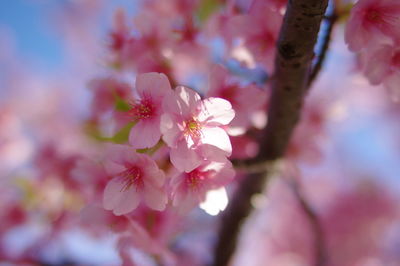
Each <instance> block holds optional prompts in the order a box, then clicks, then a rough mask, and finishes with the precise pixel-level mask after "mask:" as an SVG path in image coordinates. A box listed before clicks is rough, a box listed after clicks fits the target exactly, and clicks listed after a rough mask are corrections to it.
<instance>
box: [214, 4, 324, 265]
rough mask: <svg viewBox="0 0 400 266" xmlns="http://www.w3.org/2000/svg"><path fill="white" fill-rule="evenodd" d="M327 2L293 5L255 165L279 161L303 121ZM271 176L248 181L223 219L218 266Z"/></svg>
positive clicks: (227, 255) (279, 45)
mask: <svg viewBox="0 0 400 266" xmlns="http://www.w3.org/2000/svg"><path fill="white" fill-rule="evenodd" d="M327 5H328V0H289V1H288V5H287V9H286V13H285V17H284V21H283V24H282V28H281V31H280V35H279V40H278V42H277V54H276V58H275V74H274V79H273V81H272V97H271V104H270V106H269V110H268V124H267V126H266V128H265V130H264V134H263V138H262V139H261V141H260V147H261V149H260V152H259V154H258V156H257V157H256V158H255V159H254V160H252V161H254V162H262V161H269V162H271V163H272V162H274V161H276V160H277V159H279V158H281V157H282V156H283V155H284V153H285V151H286V147H287V145H288V143H289V140H290V136H291V135H292V132H293V130H294V128H295V126H296V124H297V122H298V120H299V117H300V113H301V108H302V104H303V98H304V97H305V93H306V91H307V88H308V86H307V84H308V81H309V76H310V66H311V63H312V59H313V57H314V46H315V43H316V41H317V36H318V31H319V27H320V24H321V20H322V18H323V16H324V14H325V10H326V8H327ZM268 174H269V171H267V170H265V171H263V172H261V173H259V174H252V175H249V176H248V177H247V178H244V179H243V180H242V181H241V182H240V184H239V187H238V190H237V191H236V193H235V194H234V196H233V199H232V200H231V201H230V203H229V205H228V208H227V210H226V211H225V212H224V213H223V214H222V220H221V225H220V231H219V235H218V239H217V243H216V248H215V253H214V264H213V265H215V266H224V265H227V264H228V263H229V260H230V258H231V256H232V254H233V252H234V250H235V248H236V242H237V238H238V235H239V231H240V228H241V225H242V224H243V222H244V221H245V219H246V217H247V216H248V215H249V214H250V212H251V210H252V205H251V197H252V196H253V195H254V194H256V193H261V191H262V190H263V188H264V184H265V182H266V180H267V179H268V176H269V175H268Z"/></svg>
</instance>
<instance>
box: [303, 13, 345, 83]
mask: <svg viewBox="0 0 400 266" xmlns="http://www.w3.org/2000/svg"><path fill="white" fill-rule="evenodd" d="M332 10H333V11H332V13H331V14H330V15H329V16H327V17H325V19H326V21H327V23H328V25H327V28H326V29H325V31H324V36H323V39H322V44H321V52H320V53H319V55H318V56H317V60H316V62H315V64H314V67H313V69H312V71H311V74H310V78H309V80H308V86H309V87H311V85H312V83H313V82H314V80H315V79H316V78H317V76H318V74H319V72H320V70H321V69H322V66H323V64H324V62H325V58H326V55H327V53H328V50H329V44H330V43H331V35H332V31H333V26H334V25H335V23H336V21H337V19H338V15H337V14H336V11H335V7H333V8H332Z"/></svg>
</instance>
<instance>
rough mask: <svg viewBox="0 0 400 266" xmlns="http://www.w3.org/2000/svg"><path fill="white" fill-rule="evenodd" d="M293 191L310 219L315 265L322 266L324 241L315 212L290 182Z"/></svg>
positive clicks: (294, 184) (324, 254) (324, 257)
mask: <svg viewBox="0 0 400 266" xmlns="http://www.w3.org/2000/svg"><path fill="white" fill-rule="evenodd" d="M292 188H293V192H294V194H295V195H296V198H297V200H298V201H299V204H300V207H301V208H302V210H303V212H304V214H305V215H306V216H307V218H308V220H309V221H310V226H311V228H312V230H313V235H314V254H315V255H314V258H315V264H314V265H315V266H323V265H325V261H326V253H325V241H324V233H323V229H322V226H321V223H320V221H319V218H318V215H317V214H316V213H315V211H314V210H313V208H312V207H311V206H310V204H309V203H308V202H307V200H306V199H305V197H304V195H303V193H302V192H301V191H300V188H299V185H298V184H297V183H293V184H292Z"/></svg>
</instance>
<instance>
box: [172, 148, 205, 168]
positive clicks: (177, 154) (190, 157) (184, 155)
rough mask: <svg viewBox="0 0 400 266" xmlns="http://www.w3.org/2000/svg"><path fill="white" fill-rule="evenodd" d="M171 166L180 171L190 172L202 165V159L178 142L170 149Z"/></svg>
mask: <svg viewBox="0 0 400 266" xmlns="http://www.w3.org/2000/svg"><path fill="white" fill-rule="evenodd" d="M170 159H171V162H172V164H173V165H174V166H175V167H176V168H177V169H179V170H180V171H184V172H190V171H192V170H193V169H195V168H196V167H198V166H199V165H201V163H202V158H201V157H200V155H199V154H198V153H197V152H196V151H195V150H193V149H189V148H188V147H187V145H186V143H185V142H184V141H180V142H179V143H178V145H177V147H176V148H175V149H171V152H170Z"/></svg>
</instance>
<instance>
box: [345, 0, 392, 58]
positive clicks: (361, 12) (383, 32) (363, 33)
mask: <svg viewBox="0 0 400 266" xmlns="http://www.w3.org/2000/svg"><path fill="white" fill-rule="evenodd" d="M399 38H400V2H399V1H398V0H360V1H358V2H357V3H356V4H355V6H354V7H353V9H352V10H351V15H350V19H349V21H348V23H347V27H346V33H345V40H346V43H347V44H348V45H349V49H350V50H351V51H354V52H356V51H360V50H361V49H363V48H365V47H366V46H368V45H369V44H373V43H378V42H382V41H383V40H385V39H393V40H398V39H399Z"/></svg>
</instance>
